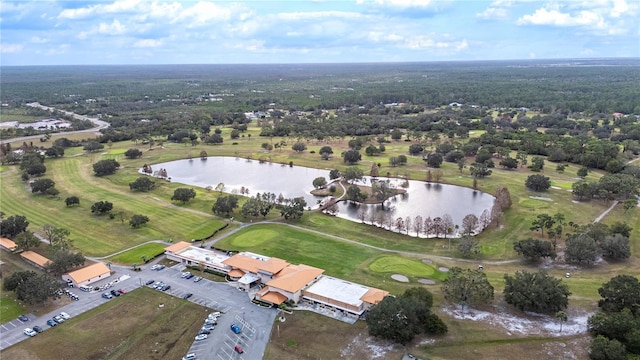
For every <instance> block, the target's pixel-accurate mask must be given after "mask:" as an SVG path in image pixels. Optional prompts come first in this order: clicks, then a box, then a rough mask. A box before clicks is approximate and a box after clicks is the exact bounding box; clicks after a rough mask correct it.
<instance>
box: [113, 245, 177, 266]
mask: <svg viewBox="0 0 640 360" xmlns="http://www.w3.org/2000/svg"><path fill="white" fill-rule="evenodd" d="M167 246H168V245H166V244H161V243H150V244H144V245H140V246H138V247H136V248H134V249H131V250H128V251H125V252H123V253H120V254H118V255H115V256H112V257H110V258H109V261H111V262H114V263H117V264H123V265H133V264H142V263H144V261H145V259H146V260H147V261H148V260H151V259H153V258H154V257H156V256H158V255H161V254H164V248H166V247H167Z"/></svg>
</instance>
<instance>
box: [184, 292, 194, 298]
mask: <svg viewBox="0 0 640 360" xmlns="http://www.w3.org/2000/svg"><path fill="white" fill-rule="evenodd" d="M192 296H193V294H192V293H186V294H184V296H182V298H183V299H188V298H190V297H192Z"/></svg>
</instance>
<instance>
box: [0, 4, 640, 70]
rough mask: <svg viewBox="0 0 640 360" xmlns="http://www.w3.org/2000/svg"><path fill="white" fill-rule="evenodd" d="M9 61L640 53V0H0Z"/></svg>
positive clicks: (3, 49) (383, 59)
mask: <svg viewBox="0 0 640 360" xmlns="http://www.w3.org/2000/svg"><path fill="white" fill-rule="evenodd" d="M0 18H1V19H2V21H0V30H1V31H2V39H1V41H0V53H1V55H2V56H1V58H0V64H1V65H2V66H41V65H71V66H77V65H134V64H137V65H154V64H158V65H160V64H161V65H166V64H175V65H186V64H229V65H231V64H325V63H337V64H346V63H397V62H442V61H505V60H506V61H509V60H511V61H515V60H519V59H522V60H525V59H580V58H598V59H599V58H635V57H640V42H638V39H639V38H640V3H639V2H638V1H637V0H599V1H571V0H526V1H525V0H473V1H471V0H467V1H460V0H341V1H318V0H286V1H283V0H276V1H255V0H252V1H243V0H238V1H234V2H230V1H227V0H158V1H147V0H91V1H24V0H6V1H2V6H1V7H0Z"/></svg>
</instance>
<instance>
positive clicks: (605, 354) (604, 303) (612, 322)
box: [588, 275, 640, 360]
mask: <svg viewBox="0 0 640 360" xmlns="http://www.w3.org/2000/svg"><path fill="white" fill-rule="evenodd" d="M598 293H599V294H600V296H601V297H602V299H601V300H600V301H598V306H599V307H600V311H599V312H598V313H596V314H595V315H593V316H592V317H590V318H589V321H588V326H589V332H590V333H591V334H592V335H593V336H594V337H595V338H594V339H593V341H592V343H591V348H590V351H589V358H590V359H592V360H625V359H628V358H631V357H633V356H636V357H637V356H638V355H640V282H639V281H638V279H637V278H636V277H634V276H630V275H618V276H616V277H614V278H612V279H611V280H609V281H608V282H606V283H605V284H603V285H602V287H601V288H599V289H598ZM628 356H629V357H628Z"/></svg>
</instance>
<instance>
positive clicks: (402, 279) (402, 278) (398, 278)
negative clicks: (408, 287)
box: [391, 274, 409, 283]
mask: <svg viewBox="0 0 640 360" xmlns="http://www.w3.org/2000/svg"><path fill="white" fill-rule="evenodd" d="M391 278H392V279H393V280H395V281H399V282H404V283H407V282H409V278H408V277H406V276H404V275H400V274H393V275H391Z"/></svg>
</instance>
